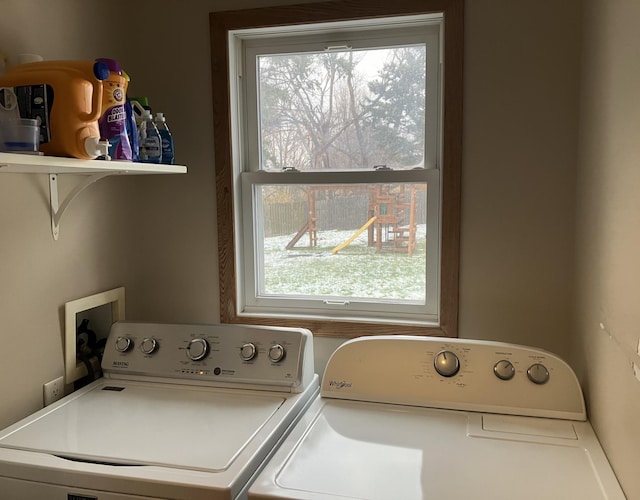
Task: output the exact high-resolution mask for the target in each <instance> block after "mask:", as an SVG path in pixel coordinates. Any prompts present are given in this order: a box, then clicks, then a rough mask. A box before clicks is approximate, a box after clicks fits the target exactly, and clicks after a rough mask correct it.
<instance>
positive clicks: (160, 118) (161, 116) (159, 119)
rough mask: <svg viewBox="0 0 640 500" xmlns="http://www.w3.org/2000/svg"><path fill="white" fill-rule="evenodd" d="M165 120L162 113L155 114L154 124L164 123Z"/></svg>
mask: <svg viewBox="0 0 640 500" xmlns="http://www.w3.org/2000/svg"><path fill="white" fill-rule="evenodd" d="M166 121H167V119H166V118H165V117H164V113H156V122H158V123H164V122H166Z"/></svg>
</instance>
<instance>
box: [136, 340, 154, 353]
mask: <svg viewBox="0 0 640 500" xmlns="http://www.w3.org/2000/svg"><path fill="white" fill-rule="evenodd" d="M140 350H141V351H142V352H143V353H144V354H153V353H154V352H156V351H157V350H158V341H157V340H156V339H154V338H152V337H147V338H146V339H144V340H143V341H142V344H140Z"/></svg>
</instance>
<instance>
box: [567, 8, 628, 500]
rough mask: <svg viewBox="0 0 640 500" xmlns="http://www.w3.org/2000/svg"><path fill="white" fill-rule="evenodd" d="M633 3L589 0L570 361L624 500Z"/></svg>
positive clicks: (581, 120) (626, 436) (581, 121)
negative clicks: (617, 479)
mask: <svg viewBox="0 0 640 500" xmlns="http://www.w3.org/2000/svg"><path fill="white" fill-rule="evenodd" d="M639 20H640V3H638V2H629V1H619V0H616V1H610V0H592V1H590V2H588V8H587V9H586V15H585V23H584V50H583V72H582V77H581V81H582V92H581V104H582V106H581V115H580V148H579V153H580V155H579V164H580V169H579V175H578V196H577V214H578V215H577V238H576V249H577V252H576V255H577V257H578V259H577V280H576V303H577V308H576V313H577V314H576V328H577V332H576V333H577V335H576V338H575V340H576V342H575V347H574V349H573V352H572V361H574V365H575V366H576V368H577V369H578V373H579V375H580V378H581V380H582V383H583V387H584V390H585V393H586V397H587V401H588V406H589V412H590V416H591V419H592V422H593V425H594V427H595V429H596V432H597V433H598V437H599V438H600V440H601V441H602V443H603V445H604V447H605V449H606V450H607V453H608V456H609V459H610V461H611V462H612V464H613V466H614V468H615V470H616V471H617V474H618V477H619V479H620V481H621V482H622V486H623V488H624V490H625V492H626V494H627V496H628V498H630V499H631V498H640V476H639V475H638V464H639V463H640V425H638V415H640V381H638V380H637V379H636V378H635V377H634V373H633V364H634V363H635V364H637V365H640V358H639V357H638V341H639V339H640V327H639V325H640V308H639V307H638V297H640V224H639V221H640V196H639V195H638V192H639V191H640V168H639V165H638V158H640V142H639V141H638V123H640V93H639V91H638V88H639V85H640V67H639V66H638V64H636V61H637V59H638V48H639V47H640V32H639V31H638V21H639Z"/></svg>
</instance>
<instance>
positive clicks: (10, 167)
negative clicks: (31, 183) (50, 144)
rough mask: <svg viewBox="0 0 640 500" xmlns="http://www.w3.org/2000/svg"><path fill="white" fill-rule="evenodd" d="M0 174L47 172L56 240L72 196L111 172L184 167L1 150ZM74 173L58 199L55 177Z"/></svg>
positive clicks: (183, 169)
mask: <svg viewBox="0 0 640 500" xmlns="http://www.w3.org/2000/svg"><path fill="white" fill-rule="evenodd" d="M0 173H10V174H48V175H49V197H50V201H51V232H52V234H53V239H54V240H57V239H58V236H59V234H60V219H62V215H63V214H64V212H65V210H66V209H67V207H68V206H69V204H70V203H71V202H72V201H73V199H74V198H75V197H76V196H77V195H79V194H80V193H81V192H82V191H84V190H85V189H86V188H87V187H88V186H90V185H91V184H93V183H94V182H96V181H98V180H100V179H102V178H104V177H108V176H111V175H148V174H185V173H187V167H185V166H182V165H163V164H152V163H134V162H130V161H115V160H112V161H102V160H79V159H77V158H62V157H54V156H41V155H31V154H17V153H0ZM62 174H75V175H82V176H85V179H84V180H83V181H82V182H80V183H79V184H78V185H77V186H76V187H75V188H74V189H73V190H72V191H71V192H70V193H69V194H68V195H67V197H66V198H65V199H64V200H63V202H62V204H59V202H58V176H59V175H62Z"/></svg>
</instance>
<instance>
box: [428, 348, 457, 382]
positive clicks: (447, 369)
mask: <svg viewBox="0 0 640 500" xmlns="http://www.w3.org/2000/svg"><path fill="white" fill-rule="evenodd" d="M433 366H434V367H435V369H436V371H437V372H438V373H439V374H440V375H442V376H443V377H453V376H454V375H455V374H456V373H458V371H459V370H460V360H459V359H458V356H456V355H455V353H453V352H451V351H440V352H439V353H438V354H436V357H435V360H434V361H433Z"/></svg>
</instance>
